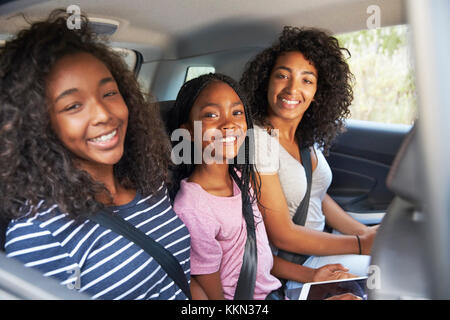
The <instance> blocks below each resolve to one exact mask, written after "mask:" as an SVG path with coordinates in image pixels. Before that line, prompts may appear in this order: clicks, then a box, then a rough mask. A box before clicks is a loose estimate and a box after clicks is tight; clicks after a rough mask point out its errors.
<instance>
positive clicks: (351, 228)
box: [322, 194, 367, 235]
mask: <svg viewBox="0 0 450 320" xmlns="http://www.w3.org/2000/svg"><path fill="white" fill-rule="evenodd" d="M322 212H323V214H324V215H325V219H326V222H327V224H328V225H329V226H330V227H332V228H333V229H336V230H337V231H339V232H341V233H342V234H348V235H362V234H364V233H365V232H366V231H367V226H365V225H364V224H362V223H360V222H358V221H356V220H355V219H353V218H352V217H351V216H350V215H348V214H347V213H346V212H345V211H344V210H343V209H342V208H341V207H340V206H339V204H337V203H336V201H334V200H333V198H331V197H330V196H329V195H328V194H326V195H325V198H324V199H323V201H322Z"/></svg>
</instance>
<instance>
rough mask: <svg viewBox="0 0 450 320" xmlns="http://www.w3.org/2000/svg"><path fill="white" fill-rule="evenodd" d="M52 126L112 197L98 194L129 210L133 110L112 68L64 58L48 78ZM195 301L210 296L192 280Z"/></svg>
mask: <svg viewBox="0 0 450 320" xmlns="http://www.w3.org/2000/svg"><path fill="white" fill-rule="evenodd" d="M47 99H48V102H49V114H50V119H51V125H52V128H53V130H54V132H55V134H56V135H57V136H58V138H59V139H60V140H61V142H62V143H63V144H64V145H65V147H66V148H67V149H69V150H70V151H71V152H72V154H73V157H74V158H73V161H74V164H75V165H76V166H77V167H78V168H80V169H83V170H85V171H86V172H88V173H89V174H90V175H91V176H92V178H93V179H94V180H96V181H98V182H101V183H103V184H104V185H105V186H106V189H107V190H108V191H109V193H110V194H111V196H112V199H111V198H110V196H109V195H107V194H98V195H96V198H97V201H99V202H101V203H103V204H105V205H116V206H120V205H124V204H127V203H129V202H131V201H132V200H133V199H134V197H135V196H136V190H135V189H127V188H124V187H123V186H122V185H121V184H120V183H119V182H118V180H117V178H116V177H115V176H114V172H113V169H114V165H115V164H116V163H117V162H119V160H120V159H121V157H122V155H123V150H124V142H125V134H126V128H127V124H128V108H127V106H126V104H125V102H124V100H123V98H122V96H121V95H120V92H119V90H118V86H117V83H116V82H115V80H114V79H113V77H112V75H111V73H110V71H109V70H108V68H107V67H106V66H105V65H104V64H103V63H102V62H101V61H99V60H98V59H96V58H95V57H93V56H91V55H90V54H87V53H78V54H75V55H70V56H66V57H63V58H61V59H60V60H59V61H57V63H56V64H55V66H54V68H53V70H52V72H51V74H50V75H49V78H48V79H47ZM191 293H192V295H193V297H194V298H197V299H205V298H206V295H205V293H204V291H203V290H202V288H201V287H200V286H199V284H198V283H197V281H196V280H195V279H191Z"/></svg>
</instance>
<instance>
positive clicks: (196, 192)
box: [173, 178, 207, 216]
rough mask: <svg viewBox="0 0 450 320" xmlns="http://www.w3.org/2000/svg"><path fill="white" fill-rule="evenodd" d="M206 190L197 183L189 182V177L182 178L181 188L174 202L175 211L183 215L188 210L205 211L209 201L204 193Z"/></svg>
mask: <svg viewBox="0 0 450 320" xmlns="http://www.w3.org/2000/svg"><path fill="white" fill-rule="evenodd" d="M204 193H205V191H204V190H203V189H202V188H201V187H200V186H199V185H198V184H196V183H194V182H188V181H187V178H186V179H183V180H181V182H180V189H179V190H178V192H177V194H176V196H175V200H174V202H173V209H174V210H175V212H176V213H177V214H178V215H180V216H183V215H185V214H186V212H195V213H197V212H199V211H204V209H205V206H204V205H202V203H203V204H205V202H207V199H205V197H206V196H205V195H204Z"/></svg>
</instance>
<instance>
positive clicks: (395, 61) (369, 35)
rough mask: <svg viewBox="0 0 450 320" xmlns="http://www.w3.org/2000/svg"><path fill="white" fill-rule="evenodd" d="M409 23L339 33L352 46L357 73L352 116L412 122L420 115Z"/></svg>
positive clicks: (352, 63)
mask: <svg viewBox="0 0 450 320" xmlns="http://www.w3.org/2000/svg"><path fill="white" fill-rule="evenodd" d="M409 32H410V30H409V27H408V26H407V25H397V26H390V27H382V28H376V29H368V30H361V31H357V32H351V33H346V34H340V35H337V36H336V37H337V38H338V40H339V43H340V44H341V46H342V47H345V48H347V49H349V51H350V54H351V57H349V59H348V63H349V65H350V70H351V71H352V73H353V74H354V76H355V83H354V86H353V93H354V99H353V103H352V106H351V107H350V110H351V119H355V120H367V121H375V122H382V123H398V124H408V125H410V124H412V123H413V122H414V120H415V119H416V116H417V101H416V100H417V97H416V87H415V82H414V81H415V79H414V70H413V61H412V58H411V52H410V46H409V43H408V38H409Z"/></svg>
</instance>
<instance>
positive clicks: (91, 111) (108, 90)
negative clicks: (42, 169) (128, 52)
mask: <svg viewBox="0 0 450 320" xmlns="http://www.w3.org/2000/svg"><path fill="white" fill-rule="evenodd" d="M47 99H48V104H49V113H50V121H51V125H52V128H53V130H54V132H55V133H56V135H57V136H58V138H59V139H60V140H61V142H62V143H63V145H64V146H65V147H66V148H67V149H69V150H70V151H71V152H72V153H73V154H74V155H75V163H76V165H77V166H78V167H80V168H83V169H85V170H87V171H88V172H90V171H91V169H92V168H98V166H99V165H100V166H102V165H106V166H112V165H114V164H116V163H117V162H118V161H119V160H120V158H121V157H122V155H123V150H124V141H125V134H126V130H127V124H128V108H127V106H126V104H125V101H124V100H123V98H122V96H121V94H120V92H119V89H118V86H117V83H116V81H115V80H114V78H113V77H112V75H111V72H110V71H109V70H108V68H107V67H106V66H105V65H104V64H103V63H102V62H101V61H100V60H98V59H96V58H95V57H94V56H92V55H90V54H88V53H76V54H74V55H68V56H65V57H63V58H61V59H60V60H58V61H57V62H56V63H55V66H54V67H53V69H52V71H51V73H50V75H49V77H48V79H47Z"/></svg>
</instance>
